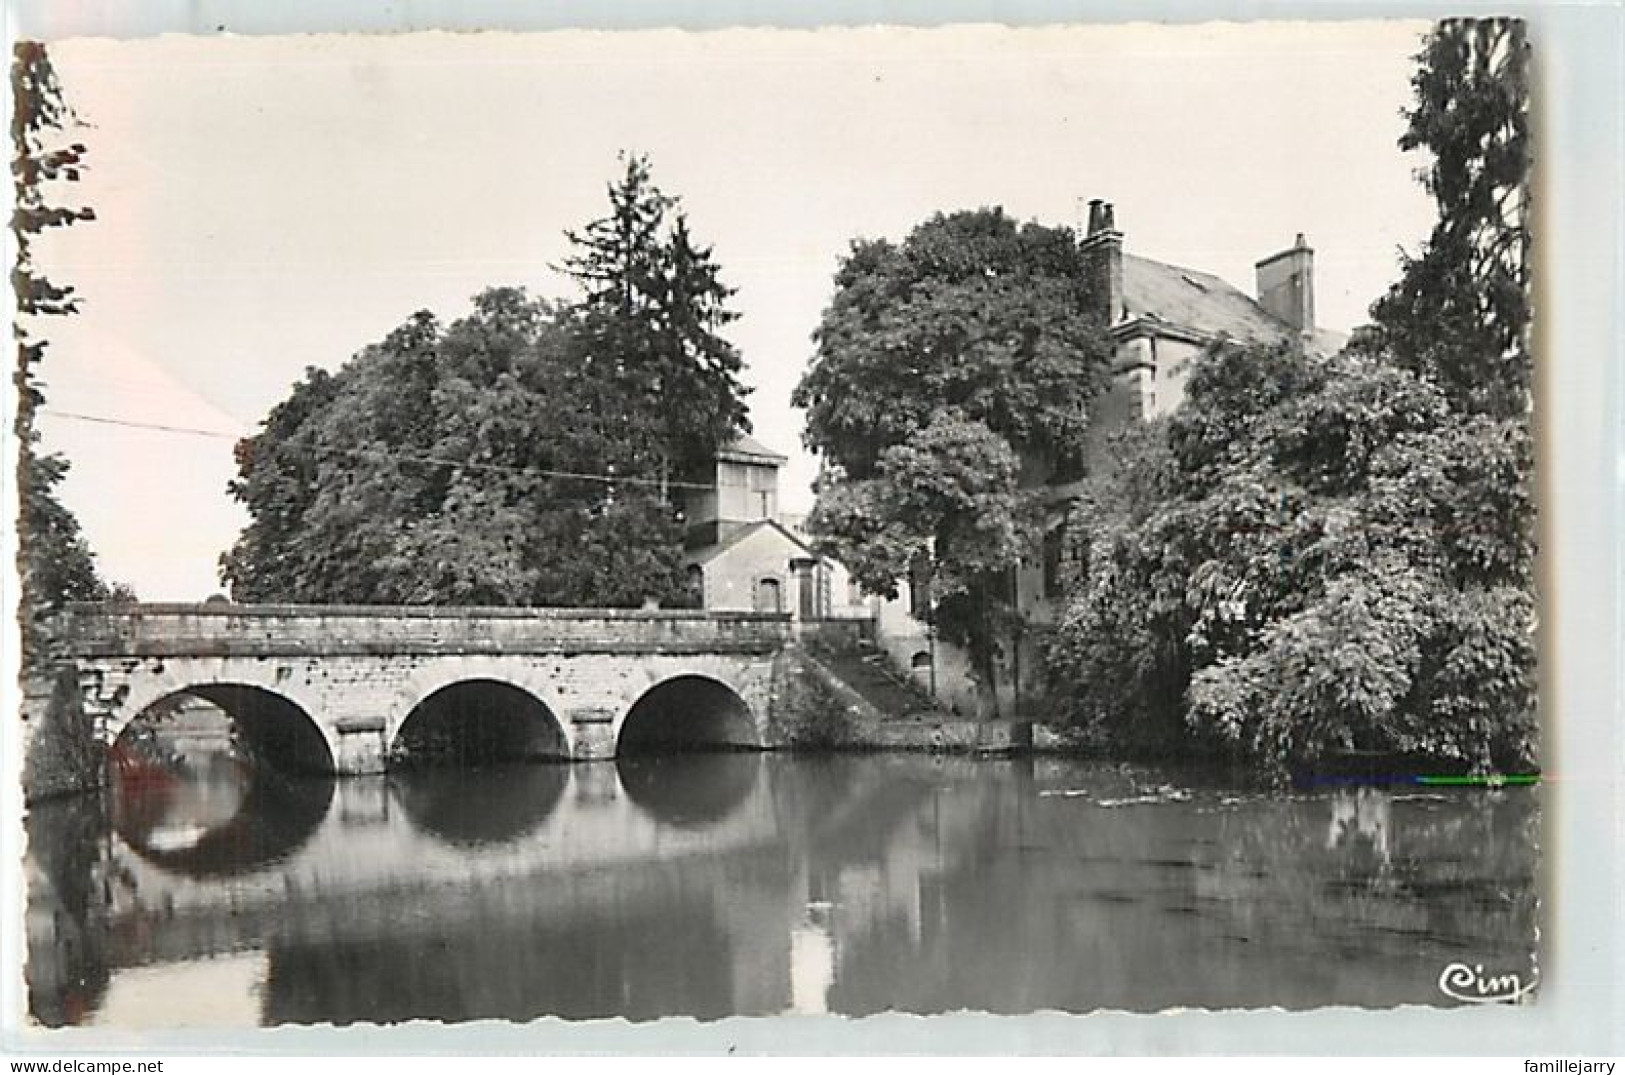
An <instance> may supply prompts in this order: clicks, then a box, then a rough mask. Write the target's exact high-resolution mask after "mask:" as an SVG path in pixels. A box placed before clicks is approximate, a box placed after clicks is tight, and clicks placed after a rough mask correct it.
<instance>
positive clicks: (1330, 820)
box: [1202, 789, 1539, 969]
mask: <svg viewBox="0 0 1625 1075" xmlns="http://www.w3.org/2000/svg"><path fill="white" fill-rule="evenodd" d="M1304 806H1305V807H1306V808H1302V809H1295V810H1294V809H1266V810H1259V809H1256V808H1250V809H1241V810H1234V811H1227V812H1225V813H1224V815H1223V821H1222V823H1221V825H1220V828H1219V842H1218V844H1217V845H1216V846H1217V848H1218V849H1219V851H1218V853H1216V854H1214V855H1212V856H1210V857H1209V859H1208V861H1206V862H1205V863H1204V865H1205V866H1207V867H1209V869H1208V870H1207V871H1206V872H1205V874H1204V876H1203V878H1202V892H1203V893H1204V894H1206V895H1210V896H1214V897H1222V898H1223V900H1224V902H1225V906H1227V907H1228V908H1229V909H1230V911H1231V913H1232V915H1233V916H1235V917H1236V918H1237V919H1239V920H1240V921H1239V923H1238V924H1239V925H1241V926H1242V927H1243V928H1247V929H1258V930H1262V929H1268V928H1272V927H1273V928H1280V927H1281V926H1282V925H1284V924H1285V925H1292V924H1296V925H1298V926H1301V927H1303V928H1308V929H1314V930H1316V931H1319V932H1320V933H1321V935H1322V936H1325V937H1326V938H1327V939H1328V941H1329V942H1332V943H1337V942H1341V943H1344V944H1346V945H1347V946H1349V948H1350V951H1351V952H1354V953H1355V954H1356V956H1357V957H1358V956H1359V955H1364V956H1368V957H1369V956H1370V955H1372V954H1373V953H1374V951H1375V950H1377V949H1383V948H1387V949H1391V950H1407V949H1408V950H1415V949H1416V948H1417V947H1418V946H1421V945H1426V946H1430V947H1436V948H1440V949H1468V948H1471V949H1472V950H1473V951H1474V952H1475V954H1477V955H1478V956H1479V957H1481V958H1483V959H1486V960H1492V959H1495V958H1504V959H1505V958H1511V959H1516V960H1517V961H1518V962H1519V963H1520V964H1521V963H1522V961H1523V960H1524V959H1525V958H1526V957H1527V955H1528V954H1529V952H1530V951H1531V950H1532V948H1533V946H1534V943H1535V923H1536V918H1535V912H1536V908H1537V905H1538V888H1537V876H1538V871H1537V855H1538V844H1537V840H1536V838H1535V837H1536V829H1537V826H1538V817H1539V813H1538V809H1537V802H1536V796H1535V793H1534V792H1533V791H1532V790H1530V789H1509V790H1507V791H1479V790H1472V791H1460V792H1452V793H1450V794H1447V795H1434V794H1426V795H1404V794H1401V795H1393V794H1391V793H1389V792H1387V791H1383V790H1378V789H1360V790H1358V791H1353V790H1345V791H1339V792H1336V793H1334V794H1332V795H1331V796H1329V797H1325V798H1321V799H1312V800H1308V801H1307V802H1306V803H1305V804H1304ZM1513 969H1517V968H1513Z"/></svg>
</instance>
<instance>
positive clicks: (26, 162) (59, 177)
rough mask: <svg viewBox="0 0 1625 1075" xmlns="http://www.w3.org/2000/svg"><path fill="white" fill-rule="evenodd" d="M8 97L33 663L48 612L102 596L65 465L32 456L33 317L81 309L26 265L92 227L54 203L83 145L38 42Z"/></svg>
mask: <svg viewBox="0 0 1625 1075" xmlns="http://www.w3.org/2000/svg"><path fill="white" fill-rule="evenodd" d="M12 87H13V93H14V102H13V112H12V117H11V145H12V159H11V174H12V188H13V191H14V203H13V208H12V214H11V231H12V235H13V236H14V237H15V240H16V244H17V256H16V261H15V263H14V264H13V266H12V270H11V282H12V289H13V292H14V293H15V295H16V297H17V313H18V318H17V322H16V327H15V333H16V339H17V364H16V368H15V369H14V370H13V372H12V383H13V385H14V386H15V387H16V390H17V416H16V422H15V426H14V431H15V433H16V437H17V451H18V461H17V489H18V494H19V505H18V508H19V511H18V520H17V530H18V534H19V535H20V537H21V542H20V546H21V547H20V549H19V551H18V556H17V570H18V574H19V576H20V577H21V580H22V608H21V615H20V622H21V624H22V631H23V652H24V655H25V657H26V658H28V659H34V658H35V657H37V656H38V651H39V649H40V648H41V645H42V643H44V642H45V641H46V639H47V637H48V624H47V621H48V619H49V617H50V615H51V614H52V613H53V612H54V611H55V610H57V609H58V608H60V607H61V606H62V604H63V603H64V602H67V601H93V600H101V599H102V598H104V597H106V596H108V594H109V590H108V588H107V586H106V584H105V583H104V582H103V581H102V579H101V578H100V576H99V575H98V574H97V571H96V563H95V557H94V556H93V555H92V553H91V551H90V546H89V544H88V543H87V542H86V541H85V538H84V535H83V533H82V532H81V531H80V529H79V521H78V520H77V519H76V518H75V517H74V515H73V513H72V512H71V511H69V510H68V509H67V508H66V507H65V506H64V505H63V504H62V503H61V501H60V500H59V499H58V498H57V495H56V488H57V486H58V485H60V484H61V482H62V479H63V478H64V477H66V476H67V473H68V463H67V461H66V460H65V459H63V458H62V457H61V456H59V455H55V454H51V453H43V452H41V451H40V434H39V428H38V414H39V408H40V407H41V406H42V405H43V404H44V401H45V396H44V390H43V385H42V382H41V380H40V377H39V366H40V362H41V360H42V359H43V357H44V355H45V350H46V341H45V340H44V339H43V338H42V337H41V336H39V335H38V333H37V331H36V329H35V322H36V319H38V318H41V317H65V316H68V315H70V314H73V313H75V312H77V311H78V309H79V299H78V297H77V296H76V295H75V294H74V289H73V288H72V287H71V286H68V285H64V284H58V283H55V282H53V281H51V280H49V279H48V278H46V276H45V275H44V274H43V273H42V272H40V271H39V269H38V267H37V266H36V265H35V262H34V243H35V241H36V240H37V239H38V238H39V237H40V236H41V235H42V234H44V233H45V232H46V231H48V230H50V229H53V228H62V227H68V226H70V225H72V224H76V223H78V222H80V221H85V220H94V219H95V217H96V214H95V211H94V210H92V209H91V208H90V207H88V206H66V205H61V204H58V203H57V197H58V196H59V193H60V186H61V185H62V184H65V183H73V182H77V181H78V179H79V178H80V175H81V174H82V171H83V169H84V160H85V154H86V149H85V146H84V145H83V144H82V143H80V142H76V141H70V140H69V138H68V135H67V133H66V132H68V131H69V130H70V129H71V128H73V127H74V126H75V125H76V124H77V120H76V118H75V117H74V115H73V112H72V111H71V110H70V109H69V108H68V106H67V104H66V103H65V102H64V100H63V97H62V88H61V86H60V84H59V83H58V81H57V77H56V72H55V69H54V68H53V67H52V65H51V59H50V55H49V54H48V53H47V51H46V48H45V46H44V45H43V44H41V43H39V42H37V41H22V42H18V43H17V45H16V46H15V49H14V52H13V55H12Z"/></svg>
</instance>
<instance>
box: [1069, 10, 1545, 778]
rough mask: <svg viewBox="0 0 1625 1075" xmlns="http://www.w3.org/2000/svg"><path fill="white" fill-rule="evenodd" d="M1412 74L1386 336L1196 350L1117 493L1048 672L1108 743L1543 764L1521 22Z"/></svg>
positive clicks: (1270, 766)
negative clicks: (1401, 248)
mask: <svg viewBox="0 0 1625 1075" xmlns="http://www.w3.org/2000/svg"><path fill="white" fill-rule="evenodd" d="M1419 60H1420V62H1421V67H1420V70H1419V71H1418V74H1417V76H1416V78H1415V79H1414V80H1413V85H1414V87H1415V89H1416V93H1417V104H1416V107H1415V109H1414V110H1413V111H1412V112H1411V113H1410V126H1409V129H1408V130H1407V133H1406V135H1405V136H1404V139H1403V140H1402V142H1401V145H1402V146H1403V147H1405V148H1427V149H1430V150H1432V152H1433V157H1434V159H1433V163H1432V165H1431V167H1430V168H1429V170H1428V171H1427V173H1426V174H1425V177H1424V182H1425V183H1426V185H1427V187H1428V189H1429V190H1430V191H1431V192H1432V193H1433V194H1434V196H1435V198H1436V200H1437V201H1438V203H1439V211H1440V222H1439V225H1438V226H1437V227H1436V228H1435V230H1434V232H1433V235H1432V237H1431V238H1430V239H1429V241H1428V244H1427V246H1426V247H1425V248H1424V250H1423V253H1422V254H1421V256H1419V257H1417V258H1414V259H1409V260H1407V261H1406V263H1405V265H1404V269H1403V273H1402V275H1401V278H1400V280H1399V282H1398V283H1396V284H1395V286H1394V287H1393V289H1391V290H1390V292H1389V293H1388V295H1387V296H1385V297H1384V298H1383V299H1381V300H1379V301H1378V302H1377V303H1376V304H1375V305H1374V307H1373V310H1372V313H1373V317H1374V319H1375V324H1374V325H1373V326H1372V327H1371V328H1370V329H1368V330H1366V331H1364V332H1362V333H1360V334H1358V336H1357V339H1356V342H1355V344H1354V345H1353V346H1351V348H1350V349H1349V351H1348V352H1346V353H1345V354H1343V355H1340V356H1337V357H1335V358H1332V359H1315V358H1310V357H1307V356H1303V355H1299V354H1296V353H1294V352H1291V351H1285V350H1274V351H1259V350H1256V349H1255V350H1252V351H1241V350H1235V349H1229V348H1221V349H1219V350H1218V351H1216V352H1215V353H1211V354H1209V355H1208V356H1206V357H1205V358H1204V359H1202V360H1201V361H1200V362H1198V364H1197V365H1196V366H1195V367H1194V369H1193V372H1192V375H1191V380H1190V382H1189V385H1188V389H1187V398H1186V403H1185V404H1184V406H1183V407H1182V408H1181V409H1180V410H1179V411H1178V412H1177V413H1176V414H1174V415H1173V416H1172V417H1171V418H1170V419H1168V420H1167V422H1166V423H1165V424H1163V425H1162V426H1160V427H1159V428H1156V429H1155V430H1154V431H1153V434H1152V438H1151V440H1150V441H1149V442H1143V443H1141V444H1140V445H1139V446H1138V448H1137V449H1136V450H1135V453H1134V455H1133V456H1131V458H1130V462H1131V463H1132V466H1130V467H1126V468H1124V469H1123V470H1122V471H1121V472H1120V473H1119V474H1117V475H1115V476H1112V477H1109V478H1108V479H1106V481H1107V485H1108V488H1107V489H1106V490H1105V491H1104V493H1103V494H1102V495H1101V496H1100V498H1099V499H1100V501H1101V502H1103V503H1109V504H1112V505H1114V509H1113V511H1112V512H1111V513H1110V514H1109V515H1108V517H1107V518H1106V520H1105V521H1104V522H1102V523H1100V524H1098V525H1097V530H1096V533H1095V544H1094V547H1093V549H1092V550H1091V553H1092V554H1091V557H1090V571H1089V573H1088V576H1087V577H1086V579H1085V581H1084V582H1083V584H1082V585H1081V586H1080V588H1079V590H1078V591H1077V592H1076V593H1075V594H1074V595H1073V597H1072V601H1071V604H1070V608H1069V614H1068V619H1067V622H1066V624H1065V626H1064V627H1063V630H1062V631H1061V633H1060V636H1059V640H1058V643H1057V645H1056V646H1055V648H1054V650H1053V652H1052V658H1053V660H1054V662H1055V664H1056V667H1057V669H1058V671H1059V672H1060V675H1059V676H1058V677H1057V678H1058V679H1059V680H1060V682H1061V683H1063V684H1064V686H1065V690H1064V693H1065V694H1066V696H1067V697H1066V699H1065V700H1066V702H1067V703H1068V704H1069V708H1070V711H1071V713H1072V714H1073V716H1074V717H1075V718H1076V719H1078V720H1080V721H1082V722H1084V723H1087V724H1091V725H1093V726H1095V727H1096V728H1098V729H1100V730H1101V731H1103V732H1104V733H1105V734H1106V735H1107V736H1108V737H1109V738H1112V739H1115V740H1117V741H1119V742H1127V743H1133V744H1136V745H1141V746H1157V747H1161V748H1164V749H1169V748H1172V749H1192V748H1196V747H1201V746H1211V745H1218V746H1221V747H1224V748H1227V749H1229V750H1232V751H1234V752H1235V753H1237V754H1239V755H1241V756H1243V757H1245V758H1247V759H1249V760H1251V761H1253V762H1254V763H1255V764H1257V765H1258V766H1259V767H1260V768H1261V769H1263V770H1264V771H1266V772H1271V773H1274V774H1276V775H1282V774H1284V773H1285V772H1286V771H1288V770H1289V769H1290V768H1291V767H1293V766H1295V765H1298V764H1302V763H1306V762H1312V761H1314V760H1315V759H1317V758H1320V757H1322V756H1324V755H1325V754H1327V753H1328V752H1335V751H1343V750H1350V749H1368V750H1378V751H1386V752H1392V753H1397V754H1406V755H1414V756H1425V757H1432V758H1439V759H1444V758H1453V759H1457V760H1459V761H1461V762H1462V763H1464V764H1466V765H1469V766H1471V767H1472V768H1474V769H1477V770H1480V771H1483V770H1489V769H1492V768H1495V767H1501V766H1512V765H1521V764H1527V763H1528V762H1529V761H1530V760H1532V758H1533V756H1534V752H1535V738H1536V735H1535V733H1536V728H1535V722H1534V645H1533V635H1532V628H1533V613H1534V593H1533V557H1534V543H1533V515H1534V505H1533V496H1532V489H1531V477H1532V473H1533V458H1532V448H1531V442H1530V438H1529V431H1528V419H1527V409H1528V389H1529V384H1530V356H1529V352H1528V325H1529V306H1528V297H1527V290H1526V285H1527V248H1528V233H1527V230H1526V226H1525V220H1526V218H1527V213H1528V192H1527V180H1528V154H1527V134H1526V119H1525V116H1526V112H1527V81H1526V76H1525V70H1524V67H1525V62H1526V46H1525V43H1524V38H1523V30H1522V26H1521V25H1520V24H1517V23H1514V22H1510V21H1507V20H1488V21H1483V22H1480V21H1476V20H1451V21H1447V22H1444V23H1441V24H1440V25H1439V27H1438V28H1437V29H1436V30H1435V31H1434V33H1433V34H1432V35H1430V37H1429V39H1428V41H1427V44H1426V47H1425V48H1424V50H1423V52H1422V53H1421V55H1420V57H1419ZM1147 475H1151V476H1152V480H1150V481H1147V480H1146V478H1147ZM1134 482H1138V483H1140V488H1138V489H1135V488H1126V487H1125V486H1126V485H1127V484H1128V483H1134ZM1113 483H1115V485H1114V484H1113ZM1148 490H1149V492H1148Z"/></svg>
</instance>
